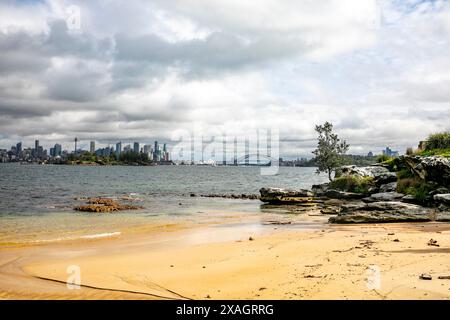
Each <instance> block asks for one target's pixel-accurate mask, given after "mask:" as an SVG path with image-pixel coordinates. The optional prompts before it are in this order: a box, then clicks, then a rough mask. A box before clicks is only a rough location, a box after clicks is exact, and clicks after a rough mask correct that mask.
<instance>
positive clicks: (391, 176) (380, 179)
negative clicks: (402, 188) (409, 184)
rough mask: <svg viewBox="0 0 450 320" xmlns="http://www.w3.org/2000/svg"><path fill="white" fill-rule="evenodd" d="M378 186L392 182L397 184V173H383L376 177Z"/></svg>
mask: <svg viewBox="0 0 450 320" xmlns="http://www.w3.org/2000/svg"><path fill="white" fill-rule="evenodd" d="M374 180H375V183H376V184H377V185H382V184H387V183H391V182H397V174H396V173H395V172H389V171H388V172H381V173H380V174H379V175H377V176H375V177H374Z"/></svg>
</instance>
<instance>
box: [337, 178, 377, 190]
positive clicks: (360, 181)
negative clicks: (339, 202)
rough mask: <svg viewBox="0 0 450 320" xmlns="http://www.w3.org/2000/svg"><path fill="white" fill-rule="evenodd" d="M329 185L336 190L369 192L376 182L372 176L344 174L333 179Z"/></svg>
mask: <svg viewBox="0 0 450 320" xmlns="http://www.w3.org/2000/svg"><path fill="white" fill-rule="evenodd" d="M329 186H330V188H332V189H336V190H341V191H348V192H354V193H361V194H369V191H370V189H371V188H373V187H374V186H375V183H374V179H373V178H372V177H360V176H354V175H343V176H341V177H338V178H335V179H333V180H332V181H331V182H330V185H329Z"/></svg>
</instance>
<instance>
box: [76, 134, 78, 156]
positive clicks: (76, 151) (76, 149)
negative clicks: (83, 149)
mask: <svg viewBox="0 0 450 320" xmlns="http://www.w3.org/2000/svg"><path fill="white" fill-rule="evenodd" d="M77 142H78V138H75V155H77V152H78V151H77V150H78V149H77Z"/></svg>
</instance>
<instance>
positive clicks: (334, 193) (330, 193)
mask: <svg viewBox="0 0 450 320" xmlns="http://www.w3.org/2000/svg"><path fill="white" fill-rule="evenodd" d="M324 196H326V197H328V198H330V199H344V200H352V199H361V198H364V197H365V195H364V194H361V193H354V192H346V191H340V190H335V189H328V190H327V191H325V193H324Z"/></svg>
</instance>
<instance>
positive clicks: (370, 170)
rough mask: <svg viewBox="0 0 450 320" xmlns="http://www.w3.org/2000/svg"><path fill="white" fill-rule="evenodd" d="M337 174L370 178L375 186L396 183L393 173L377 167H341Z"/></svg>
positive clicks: (395, 176)
mask: <svg viewBox="0 0 450 320" xmlns="http://www.w3.org/2000/svg"><path fill="white" fill-rule="evenodd" d="M338 172H339V173H338V176H343V175H348V176H357V177H361V178H365V177H370V178H373V179H374V182H375V183H376V184H377V185H381V184H386V183H389V182H394V181H397V175H396V174H395V173H394V172H390V171H389V170H388V169H387V168H385V167H383V166H378V165H373V166H367V167H357V166H354V165H352V166H343V167H340V168H339V170H338Z"/></svg>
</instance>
